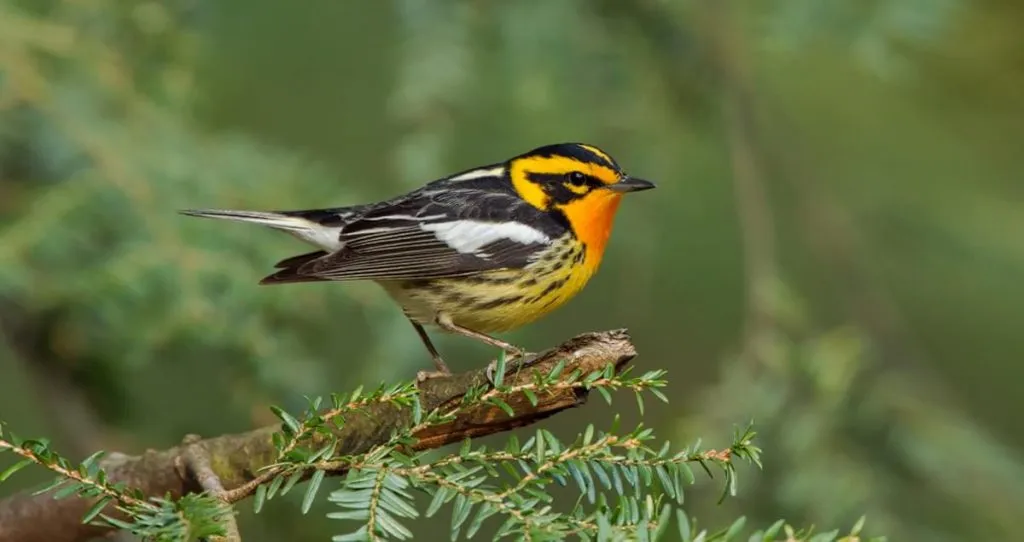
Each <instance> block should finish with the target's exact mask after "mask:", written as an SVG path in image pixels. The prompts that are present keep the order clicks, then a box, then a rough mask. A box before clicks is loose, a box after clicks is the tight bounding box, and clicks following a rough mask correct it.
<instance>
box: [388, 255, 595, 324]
mask: <svg viewBox="0 0 1024 542" xmlns="http://www.w3.org/2000/svg"><path fill="white" fill-rule="evenodd" d="M583 260H584V256H583V255H582V249H581V248H580V247H578V246H576V244H575V243H570V242H568V240H566V241H565V242H563V243H559V244H558V245H556V246H554V247H552V248H551V249H550V250H549V251H548V253H547V254H545V255H544V256H543V257H541V258H539V259H538V260H537V261H536V262H533V263H531V264H530V265H529V266H527V267H525V268H523V269H499V270H495V271H487V272H484V273H481V274H479V275H474V276H469V277H457V278H445V279H431V280H418V281H402V282H397V281H396V282H382V283H381V285H382V286H383V287H384V288H385V290H387V292H388V293H389V294H390V295H391V296H392V297H393V298H394V299H395V301H397V302H398V304H399V305H401V306H402V308H403V310H404V311H405V313H406V315H408V316H409V318H411V319H412V320H413V321H415V322H417V323H419V324H422V325H433V324H434V323H435V322H436V320H437V318H438V316H439V315H442V314H444V315H446V316H447V317H449V318H451V320H452V322H454V323H455V324H457V325H459V326H462V327H466V328H469V329H472V330H474V331H479V332H482V333H495V332H501V331H508V330H511V329H515V328H518V327H520V326H523V325H526V324H528V323H530V322H533V321H534V320H537V319H538V318H540V317H542V316H544V315H546V314H548V313H549V312H551V311H553V310H555V309H556V308H558V307H560V306H561V305H563V304H564V303H565V302H566V301H569V300H570V299H572V297H573V296H575V295H576V294H577V293H579V291H580V290H582V289H583V287H584V286H585V285H586V284H587V281H589V280H590V277H591V276H592V275H593V273H594V271H595V269H596V268H595V267H592V266H590V265H587V263H588V262H585V261H583Z"/></svg>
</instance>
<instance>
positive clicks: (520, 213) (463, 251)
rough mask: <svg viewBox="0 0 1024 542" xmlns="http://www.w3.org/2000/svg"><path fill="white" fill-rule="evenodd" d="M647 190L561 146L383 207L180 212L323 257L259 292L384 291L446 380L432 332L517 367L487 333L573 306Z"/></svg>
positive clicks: (305, 257) (285, 271)
mask: <svg viewBox="0 0 1024 542" xmlns="http://www.w3.org/2000/svg"><path fill="white" fill-rule="evenodd" d="M650 188H654V184H653V183H651V182H649V181H644V180H641V179H637V178H633V177H630V176H628V175H626V174H625V173H624V172H623V171H622V169H621V168H620V167H619V166H618V164H616V163H615V161H614V160H613V159H612V158H611V156H609V155H608V154H606V153H605V152H604V151H602V150H600V149H598V148H597V147H594V146H592V145H584V144H580V143H560V144H555V145H548V146H545V147H540V148H537V149H534V150H532V151H529V152H527V153H524V154H521V155H519V156H516V157H514V158H511V159H510V160H507V161H505V162H502V163H498V164H492V165H488V166H484V167H478V168H475V169H470V170H468V171H463V172H461V173H456V174H454V175H451V176H448V177H444V178H442V179H438V180H436V181H433V182H431V183H429V184H427V185H426V186H424V187H422V188H420V189H418V190H415V191H413V192H410V193H408V194H405V195H402V196H398V197H395V198H392V199H389V200H386V201H382V202H379V203H370V204H365V205H353V206H349V207H335V208H330V209H314V210H304V211H278V212H262V211H235V210H216V209H211V210H188V211H182V212H183V213H185V214H188V215H192V216H201V217H211V218H224V219H229V220H240V221H244V222H254V223H257V224H263V225H265V226H270V227H271V228H276V229H279V230H283V231H285V232H288V233H290V234H292V235H294V236H295V237H298V238H299V239H301V240H303V241H306V242H308V243H310V244H312V245H315V246H316V247H318V248H319V249H320V250H317V251H315V252H310V253H308V254H302V255H299V256H294V257H291V258H288V259H285V260H282V261H281V262H279V263H278V264H277V265H276V267H277V268H278V269H279V271H277V272H276V273H273V274H272V275H269V276H267V277H266V278H264V279H263V280H262V281H260V284H284V283H291V282H312V281H332V280H337V281H345V280H359V279H366V280H372V281H375V282H377V283H379V284H380V285H381V286H383V287H384V289H385V290H386V291H387V292H388V294H390V295H391V297H392V298H393V299H394V300H395V301H397V302H398V304H399V305H401V307H402V309H403V311H404V312H405V315H406V316H407V317H408V318H409V320H410V321H411V322H412V325H413V327H414V328H415V329H416V332H417V333H418V334H419V336H420V339H422V340H423V344H424V345H425V346H426V348H427V350H428V351H429V352H430V355H431V357H432V358H433V361H434V365H435V366H436V368H437V371H439V372H440V373H442V374H448V373H449V370H448V366H447V365H446V364H445V362H444V361H443V360H442V358H441V356H440V354H438V352H437V349H436V348H434V345H433V343H431V341H430V337H429V336H428V335H427V333H426V331H425V330H424V326H428V325H431V326H437V327H439V328H440V329H442V330H444V331H447V332H451V333H456V334H459V335H464V336H467V337H472V338H474V339H477V340H479V341H482V342H484V343H487V344H489V345H493V346H496V347H498V348H501V349H503V350H504V351H505V352H507V353H509V354H511V355H513V356H521V355H522V354H523V353H524V352H523V350H522V349H520V348H519V347H517V346H514V345H512V344H509V343H507V342H505V341H502V340H499V339H496V338H494V337H492V336H490V335H488V333H494V332H501V331H507V330H511V329H514V328H517V327H520V326H522V325H524V324H527V323H529V322H532V321H534V320H536V319H537V318H539V317H541V316H543V315H545V314H547V313H548V312H550V311H552V310H553V309H555V308H557V307H559V306H560V305H562V304H563V303H565V302H566V301H568V300H569V299H570V298H572V297H573V296H574V295H576V294H577V293H578V292H579V291H580V290H581V289H582V288H583V286H584V285H585V284H586V283H587V281H588V280H589V279H590V277H591V276H593V274H594V272H595V271H597V268H598V265H599V264H600V262H601V257H602V255H603V254H604V249H605V244H606V243H607V242H608V236H609V235H610V233H611V230H612V223H613V221H614V218H615V213H616V211H617V210H618V207H619V202H620V200H621V198H622V195H623V194H625V193H627V192H635V191H639V190H647V189H650ZM435 374H436V373H435ZM423 376H424V375H421V378H422V377H423Z"/></svg>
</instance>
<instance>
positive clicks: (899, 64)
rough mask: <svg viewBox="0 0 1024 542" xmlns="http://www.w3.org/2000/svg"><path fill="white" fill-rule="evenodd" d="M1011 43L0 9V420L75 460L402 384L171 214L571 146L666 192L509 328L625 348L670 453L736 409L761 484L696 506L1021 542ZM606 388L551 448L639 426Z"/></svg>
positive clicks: (678, 10) (231, 5)
mask: <svg viewBox="0 0 1024 542" xmlns="http://www.w3.org/2000/svg"><path fill="white" fill-rule="evenodd" d="M1021 28H1024V4H1022V3H1021V2H1018V1H1016V0H888V1H885V0H876V1H863V0H827V1H826V0H688V1H682V0H676V1H659V0H642V1H641V0H636V1H627V0H565V1H559V2H554V1H550V0H548V1H541V0H530V1H520V2H495V1H490V2H488V1H470V0H458V1H456V0H437V1H430V2H428V1H425V0H395V1H383V0H381V1H377V2H343V1H338V0H306V1H303V2H279V1H271V0H207V1H205V2H197V1H192V0H171V1H166V2H157V1H151V0H146V1H143V0H89V1H82V0H0V331H2V332H3V333H2V342H0V417H2V418H3V419H5V420H6V421H8V422H10V424H11V425H12V428H13V429H15V430H16V431H18V432H19V433H20V434H23V435H26V436H28V435H33V436H37V435H38V436H48V437H50V438H52V440H53V442H54V444H55V446H56V448H57V449H58V450H62V451H64V452H65V453H67V454H68V455H70V456H72V457H78V458H80V457H84V456H85V455H86V454H87V453H89V452H92V451H94V450H96V449H116V450H121V451H124V452H129V453H131V452H139V451H141V450H144V449H145V448H147V447H155V448H159V447H165V446H170V445H173V444H175V443H176V442H178V441H179V440H180V438H181V437H182V436H183V435H184V434H186V433H199V434H201V435H207V436H210V435H216V434H220V433H223V432H231V431H243V430H246V429H249V428H251V427H254V426H258V425H263V424H266V423H272V422H273V419H272V418H271V416H270V415H269V411H268V409H267V406H268V405H269V404H278V405H282V406H284V407H285V408H290V409H292V410H293V411H295V410H298V409H299V408H300V407H301V406H302V405H304V400H303V399H302V396H303V395H304V394H306V395H315V394H325V393H329V392H331V391H344V390H348V389H351V388H354V387H355V386H356V385H359V384H364V385H370V386H372V385H374V384H376V383H377V382H379V381H382V380H387V381H393V380H395V379H397V378H409V377H411V375H412V374H414V372H415V371H416V370H417V369H420V368H423V367H425V366H426V364H428V363H429V362H428V360H427V358H426V357H425V355H424V353H423V351H422V347H421V345H420V344H419V342H418V339H417V337H416V335H415V334H414V333H413V332H412V330H411V329H410V328H409V326H408V324H407V323H406V322H405V320H404V319H403V318H402V316H401V314H400V312H399V311H398V310H397V309H396V308H395V307H394V306H393V305H392V304H391V303H390V301H389V300H388V299H387V298H386V297H385V296H384V294H383V293H382V292H381V291H380V290H379V289H378V288H376V287H375V286H373V285H372V284H346V285H332V284H309V285H292V286H284V287H259V286H257V285H256V282H257V281H258V279H259V278H260V277H262V276H263V275H264V274H266V273H267V271H268V270H269V269H270V265H271V264H272V263H273V262H275V261H277V259H279V258H282V257H285V256H289V255H292V254H296V253H298V252H301V251H303V250H304V247H303V246H301V245H300V244H298V242H296V241H294V240H292V239H290V238H288V237H287V236H285V235H281V234H279V233H276V232H271V231H267V230H263V229H260V228H257V227H254V226H248V225H240V224H230V223H217V222H212V221H203V220H197V219H191V218H186V217H182V216H180V215H178V214H176V211H177V210H178V209H181V208H189V207H240V208H253V209H280V208H309V207H318V206H321V207H326V206H337V205H344V204H347V203H356V202H363V201H367V200H373V199H377V198H384V197H388V196H391V195H394V194H397V193H400V192H402V191H406V190H409V189H412V188H414V187H416V186H418V185H420V184H422V183H424V182H426V181H428V180H431V179H434V178H437V177H440V176H443V175H445V174H447V173H451V172H454V171H459V170H462V169H466V168H469V167H473V166H476V165H480V164H485V163H490V162H496V161H499V160H502V159H504V158H505V157H507V156H511V155H513V154H516V153H519V152H522V151H525V150H528V149H530V148H533V147H536V146H539V145H542V144H546V143H551V142H557V141H586V142H590V143H593V144H597V145H599V146H601V147H603V148H605V149H606V150H608V151H609V152H610V153H612V154H613V155H614V156H615V157H616V158H617V159H618V160H619V162H620V163H621V164H623V165H624V166H625V167H626V168H627V170H628V171H630V172H631V173H633V174H635V175H637V176H641V177H645V178H650V179H653V180H656V181H657V182H658V183H659V189H658V190H657V191H654V192H645V193H643V194H640V195H637V196H636V197H631V198H629V199H628V200H627V201H626V202H625V203H624V204H623V206H622V209H621V212H620V215H619V220H618V223H617V229H616V231H615V234H614V235H613V239H612V243H611V246H610V248H609V250H608V253H607V257H606V263H605V264H604V266H603V268H602V271H601V273H599V274H598V276H597V278H596V279H595V280H594V281H593V282H592V283H591V285H590V286H589V287H588V288H587V289H586V290H585V291H584V293H583V294H581V296H580V297H578V298H577V299H576V300H575V301H574V302H573V303H571V304H570V305H569V306H567V307H566V308H564V309H562V310H560V311H558V312H556V313H555V314H553V315H552V316H550V317H548V318H546V319H545V320H543V321H542V322H540V323H537V324H535V325H532V326H530V327H528V328H526V329H523V330H521V331H517V332H515V333H512V334H509V335H508V338H510V339H512V340H514V341H518V342H519V343H521V344H524V345H527V346H530V347H532V348H535V349H539V348H542V347H545V346H549V345H553V344H555V343H557V342H559V341H561V340H563V339H565V338H568V337H569V336H571V335H573V334H575V333H578V332H583V331H588V330H599V329H607V328H615V327H629V328H630V330H631V331H632V333H633V336H634V338H635V341H636V344H637V347H638V349H639V351H640V353H641V356H640V357H639V358H638V359H637V360H636V364H637V365H638V367H640V368H642V369H650V368H656V367H660V368H665V369H667V370H668V371H669V373H668V377H669V380H670V383H671V387H670V397H671V404H669V405H654V404H649V405H648V407H649V408H648V409H647V412H646V414H645V416H644V417H643V421H644V423H646V424H648V425H651V426H653V427H655V428H656V429H657V430H658V431H659V433H660V435H661V436H662V437H664V438H667V439H669V440H671V441H672V442H673V444H674V445H676V446H677V447H682V446H684V445H686V444H687V443H690V442H692V441H694V440H695V439H697V438H698V437H700V438H703V439H704V441H705V442H706V443H708V444H718V445H721V444H725V443H727V442H729V438H730V436H731V433H732V431H733V428H734V426H737V425H743V424H745V423H746V422H747V421H748V420H750V419H753V420H754V421H755V423H756V427H757V429H758V431H759V435H760V443H761V445H762V446H763V447H764V448H765V468H764V471H763V472H758V471H756V470H755V469H753V468H748V469H743V470H742V471H741V476H742V478H741V480H740V483H741V484H740V496H739V497H738V498H736V499H731V500H727V501H726V502H725V503H724V504H722V505H716V504H715V501H716V500H717V495H718V491H719V490H720V485H719V484H720V483H721V481H720V480H714V481H711V482H705V483H702V484H701V486H700V487H699V488H697V489H695V490H692V491H691V494H690V496H689V497H688V501H687V502H688V506H689V507H690V509H691V511H692V512H693V513H695V514H696V515H697V516H698V517H699V518H701V519H702V520H703V521H704V523H705V524H710V525H716V524H721V523H722V522H725V521H729V520H731V519H732V518H734V517H735V516H737V515H740V514H745V515H747V516H748V519H750V520H751V521H752V522H754V523H755V524H759V525H764V524H767V523H768V522H770V521H773V520H774V519H776V518H777V517H786V518H787V519H789V520H791V521H792V522H794V523H796V524H800V525H811V524H813V525H816V526H819V527H823V528H831V527H848V526H849V525H851V524H852V523H853V522H854V521H855V520H856V519H857V518H858V517H859V516H860V515H862V514H867V517H868V529H867V531H868V532H870V533H874V534H887V535H889V536H890V537H891V538H890V539H892V540H930V541H954V540H982V539H985V540H1009V539H1012V538H1013V536H1012V535H1011V534H1010V533H1011V532H1012V530H1011V529H1014V528H1015V530H1017V531H1018V532H1019V526H1018V524H1019V519H1020V518H1019V515H1020V511H1021V510H1024V463H1022V461H1021V458H1022V456H1024V430H1022V429H1024V422H1022V415H1024V393H1022V386H1024V280H1022V279H1024V32H1022V31H1021V30H1020V29H1021ZM440 346H441V348H442V349H443V351H444V352H445V353H446V354H447V356H448V358H449V363H450V364H452V365H453V366H454V367H455V368H456V369H466V368H469V367H474V366H477V365H478V364H480V363H483V361H484V360H485V359H487V358H486V356H487V355H488V354H489V353H490V352H488V351H487V350H485V349H482V348H478V347H477V346H476V345H473V344H468V343H467V341H465V340H459V339H447V338H445V339H441V340H440ZM623 399H624V400H622V401H620V402H619V403H617V404H616V405H614V406H613V407H611V408H609V407H606V406H604V405H600V404H597V403H593V404H591V405H588V406H587V407H585V408H583V409H579V410H577V411H574V412H571V413H567V414H564V415H561V416H558V417H556V418H555V419H552V420H550V421H548V422H546V423H545V426H546V427H548V428H550V429H552V430H553V431H555V432H556V433H557V434H559V435H562V436H565V437H566V438H571V437H572V435H573V434H574V432H575V431H577V430H578V429H579V427H581V426H582V425H583V424H585V423H590V422H594V423H596V424H597V425H598V426H599V427H607V426H608V425H610V423H611V419H612V417H613V415H614V413H616V412H620V413H621V414H622V416H623V418H624V420H625V423H627V424H629V423H635V422H637V421H639V420H640V419H641V418H640V416H639V414H638V413H637V412H636V409H635V407H634V406H633V403H632V400H631V399H630V398H627V397H623ZM498 438H499V439H500V438H501V437H500V436H499V437H498ZM3 461H8V459H7V458H4V459H3ZM2 466H3V465H0V467H2ZM24 472H27V471H24ZM44 478H46V475H45V473H42V472H34V473H32V474H19V476H18V477H16V478H15V479H14V481H13V482H9V483H6V484H4V486H3V488H2V489H0V493H2V494H8V493H10V492H12V491H15V490H17V489H21V488H23V487H27V486H29V485H31V484H34V483H38V482H39V481H41V480H43V479H44ZM241 508H242V510H243V517H244V522H243V526H242V529H243V532H244V533H245V535H246V540H254V541H259V540H266V541H271V540H273V541H277V540H326V539H328V538H329V536H330V535H331V534H335V533H338V532H342V531H343V529H342V528H340V527H339V526H337V525H334V524H332V522H331V521H330V520H327V519H326V518H324V513H325V512H326V511H328V510H329V505H328V503H326V502H323V503H320V504H319V505H318V506H317V507H316V508H314V510H313V511H312V512H311V514H310V515H309V516H306V517H303V516H301V515H300V514H299V512H298V504H297V502H294V501H293V500H288V499H284V500H281V501H276V502H274V503H271V505H270V506H269V507H268V508H267V509H266V510H265V511H264V512H262V513H261V514H260V515H259V516H253V515H252V514H251V513H249V512H248V508H249V507H248V506H245V505H243V506H242V507H241ZM447 522H448V518H447V517H442V518H441V519H439V520H436V521H435V522H434V523H433V524H431V523H430V522H423V523H419V524H417V526H418V528H421V529H440V530H441V531H442V532H443V530H444V529H445V528H446V525H447ZM422 532H431V533H437V532H438V531H437V530H430V531H422Z"/></svg>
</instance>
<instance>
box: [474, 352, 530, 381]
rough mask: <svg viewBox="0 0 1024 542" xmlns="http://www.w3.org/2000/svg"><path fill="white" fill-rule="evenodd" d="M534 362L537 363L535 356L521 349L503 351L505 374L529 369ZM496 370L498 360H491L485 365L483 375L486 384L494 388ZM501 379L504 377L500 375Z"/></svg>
mask: <svg viewBox="0 0 1024 542" xmlns="http://www.w3.org/2000/svg"><path fill="white" fill-rule="evenodd" d="M535 361H537V354H531V353H529V352H527V351H526V350H523V349H521V348H516V347H513V348H511V349H509V348H506V349H505V374H506V375H507V374H509V373H512V372H516V373H518V372H519V371H520V370H522V369H524V368H526V367H529V366H530V365H532V364H533V363H534V362H535ZM497 370H498V360H493V361H491V362H490V363H488V364H487V369H486V370H485V371H484V374H485V375H486V376H487V382H488V383H489V384H490V385H491V387H497V386H495V385H494V384H495V380H494V379H495V376H496V374H495V373H496V372H497ZM502 376H503V377H504V376H505V375H502Z"/></svg>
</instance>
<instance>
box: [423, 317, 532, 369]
mask: <svg viewBox="0 0 1024 542" xmlns="http://www.w3.org/2000/svg"><path fill="white" fill-rule="evenodd" d="M437 325H438V327H440V328H441V329H443V330H445V331H448V332H450V333H455V334H458V335H462V336H464V337H470V338H473V339H476V340H478V341H480V342H482V343H485V344H489V345H491V346H496V347H498V348H501V349H502V350H503V351H504V352H505V354H506V355H510V356H511V358H512V359H515V360H516V361H515V363H514V364H512V365H511V366H507V367H506V370H508V369H509V368H512V367H515V368H516V369H517V370H518V369H519V368H522V367H523V366H526V365H529V364H530V362H531V361H532V360H527V359H516V358H525V357H526V351H525V350H523V349H522V348H519V347H518V346H516V345H514V344H511V343H507V342H505V341H503V340H501V339H495V338H494V337H491V336H490V335H486V334H484V333H480V332H479V331H473V330H472V329H469V328H465V327H462V326H460V325H458V324H456V323H455V322H452V320H451V318H449V317H448V316H446V315H443V314H442V315H438V317H437ZM497 366H498V362H497V360H495V361H492V362H490V363H489V364H488V365H487V380H488V381H490V383H491V384H492V385H493V384H494V371H495V370H497Z"/></svg>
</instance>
